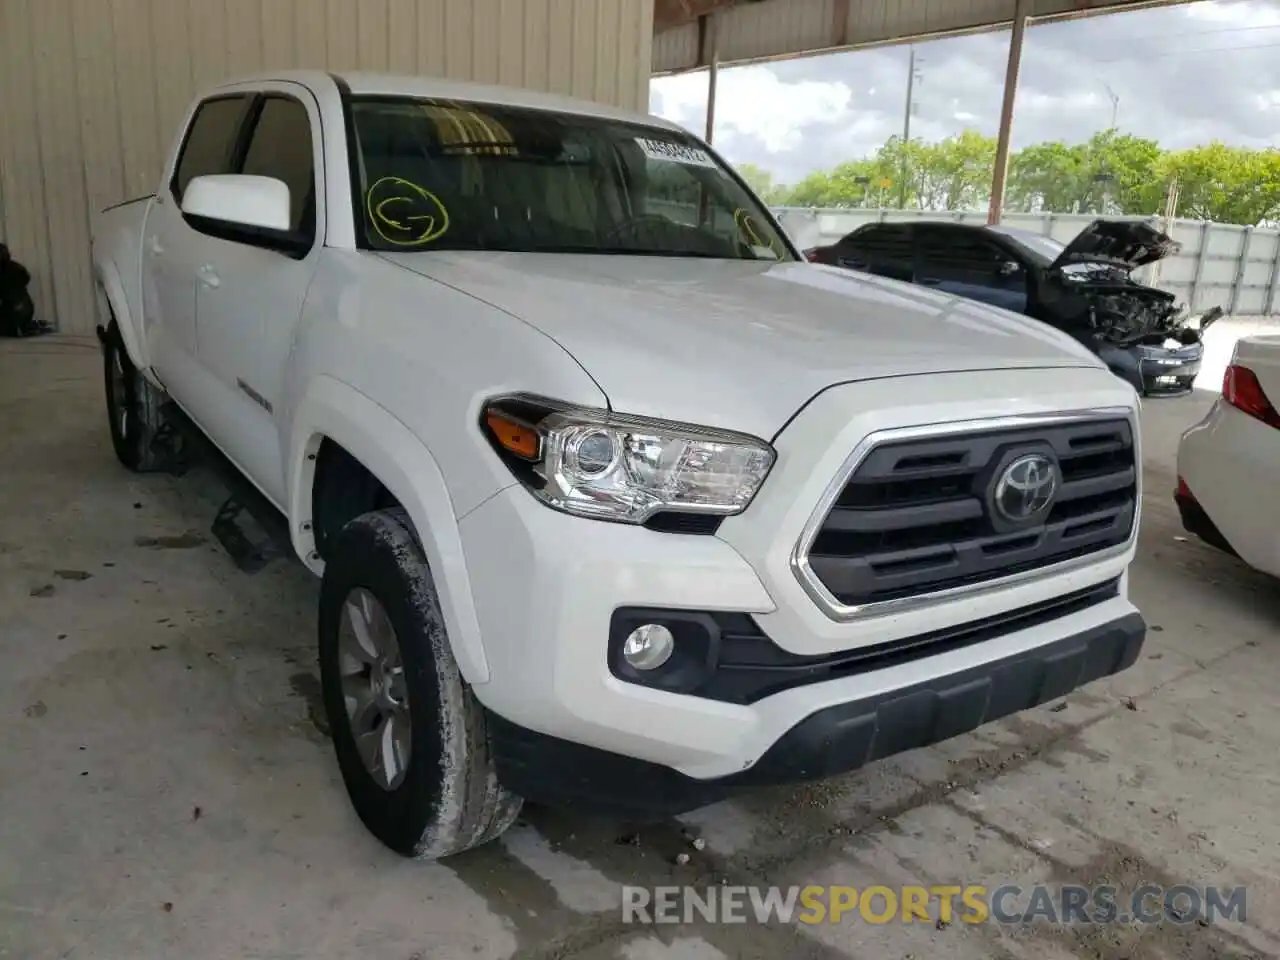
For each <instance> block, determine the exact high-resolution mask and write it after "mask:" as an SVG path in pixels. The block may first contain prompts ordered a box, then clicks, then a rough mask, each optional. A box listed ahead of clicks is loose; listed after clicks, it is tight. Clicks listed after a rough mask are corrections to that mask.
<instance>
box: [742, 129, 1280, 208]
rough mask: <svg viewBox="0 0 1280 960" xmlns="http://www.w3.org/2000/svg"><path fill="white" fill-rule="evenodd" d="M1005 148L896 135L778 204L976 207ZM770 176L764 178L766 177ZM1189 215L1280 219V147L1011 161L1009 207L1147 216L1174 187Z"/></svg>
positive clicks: (1092, 150) (1152, 148)
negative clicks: (998, 153)
mask: <svg viewBox="0 0 1280 960" xmlns="http://www.w3.org/2000/svg"><path fill="white" fill-rule="evenodd" d="M994 163H995V143H994V141H993V140H992V139H991V138H989V137H985V136H983V135H982V134H981V133H978V132H977V131H973V130H966V131H965V132H963V133H961V134H958V135H956V136H953V137H948V138H947V139H945V140H942V141H940V142H938V143H925V142H923V141H919V140H912V141H910V142H907V143H904V142H903V141H902V140H901V138H899V137H892V138H890V139H889V140H888V141H886V142H885V143H884V145H883V146H881V147H880V149H879V150H877V151H876V152H875V153H874V154H873V155H871V156H870V157H866V158H864V159H860V160H847V161H845V162H843V163H839V164H837V165H836V166H834V167H832V168H830V169H828V170H821V171H815V172H814V173H811V174H809V176H807V177H805V178H804V179H803V180H801V181H800V182H799V183H797V184H795V185H794V186H793V187H790V188H786V187H774V186H773V184H772V179H771V178H770V179H768V180H766V181H765V183H766V184H767V185H768V186H770V187H771V188H772V191H773V192H772V193H771V195H770V197H769V199H770V201H771V202H774V203H783V204H791V205H795V206H807V207H860V206H867V207H879V206H886V207H892V206H897V205H898V203H899V202H900V201H901V202H902V203H903V205H904V206H906V207H910V208H915V209H921V210H974V209H981V208H982V207H984V206H985V205H986V204H987V202H988V199H989V196H990V189H991V186H990V185H991V171H992V167H993V166H994ZM761 172H762V173H763V171H761ZM1174 178H1176V179H1177V181H1178V183H1179V185H1180V191H1181V192H1180V196H1181V201H1180V206H1179V211H1178V212H1179V213H1180V214H1182V215H1183V216H1189V217H1195V218H1200V219H1211V220H1217V221H1220V222H1225V223H1246V224H1258V223H1263V222H1270V221H1274V220H1276V219H1280V150H1277V149H1268V150H1251V149H1248V148H1245V147H1229V146H1226V145H1225V144H1221V143H1211V144H1206V145H1204V146H1200V147H1194V148H1192V149H1190V150H1181V151H1176V152H1166V151H1163V150H1161V148H1160V145H1159V144H1158V143H1157V142H1156V141H1154V140H1148V139H1145V138H1142V137H1135V136H1132V135H1130V134H1124V133H1120V132H1119V131H1116V130H1104V131H1102V132H1100V133H1097V134H1094V135H1093V136H1092V137H1090V138H1089V139H1088V140H1087V141H1085V142H1084V143H1077V144H1068V143H1063V142H1060V141H1054V142H1046V143H1036V144H1031V145H1030V146H1027V147H1025V148H1023V149H1022V150H1019V151H1017V152H1016V153H1014V154H1013V156H1012V157H1011V158H1010V162H1009V180H1008V184H1007V188H1006V192H1005V208H1006V209H1008V210H1026V211H1036V210H1045V211H1050V212H1055V213H1093V214H1101V215H1111V214H1126V215H1137V216H1145V215H1151V214H1159V213H1162V212H1163V210H1164V203H1165V196H1166V193H1167V191H1168V187H1169V184H1170V182H1171V181H1172V180H1173V179H1174Z"/></svg>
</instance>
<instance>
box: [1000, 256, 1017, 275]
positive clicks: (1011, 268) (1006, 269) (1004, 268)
mask: <svg viewBox="0 0 1280 960" xmlns="http://www.w3.org/2000/svg"><path fill="white" fill-rule="evenodd" d="M1021 272H1022V266H1021V264H1019V263H1017V262H1016V261H1014V260H1006V261H1004V263H1002V264H1000V267H999V273H1000V276H1002V277H1013V276H1017V274H1019V273H1021Z"/></svg>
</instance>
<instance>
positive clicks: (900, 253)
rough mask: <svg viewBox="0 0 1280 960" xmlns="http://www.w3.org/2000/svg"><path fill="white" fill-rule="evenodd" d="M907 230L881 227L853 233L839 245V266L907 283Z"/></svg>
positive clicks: (909, 239) (896, 226)
mask: <svg viewBox="0 0 1280 960" xmlns="http://www.w3.org/2000/svg"><path fill="white" fill-rule="evenodd" d="M911 244H912V236H911V228H910V227H907V226H904V225H901V224H882V225H879V226H874V227H867V228H865V229H862V230H855V231H854V232H853V233H851V234H849V235H848V236H847V237H845V238H844V239H843V240H841V241H840V245H839V248H838V254H837V255H838V256H839V258H840V261H839V262H840V265H841V266H845V267H853V268H854V269H855V270H865V271H866V272H868V273H874V274H878V275H879V276H882V277H891V278H892V279H894V280H905V281H908V282H909V281H910V280H911V273H912V260H913V256H912V249H911Z"/></svg>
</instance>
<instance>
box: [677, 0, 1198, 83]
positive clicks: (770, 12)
mask: <svg viewBox="0 0 1280 960" xmlns="http://www.w3.org/2000/svg"><path fill="white" fill-rule="evenodd" d="M1185 2H1187V0H1025V4H1024V6H1025V9H1024V11H1023V12H1024V14H1025V16H1026V17H1027V18H1028V20H1029V21H1031V22H1032V23H1035V22H1045V21H1051V20H1061V19H1066V18H1071V17H1080V16H1090V15H1096V14H1104V13H1115V12H1119V11H1122V10H1136V9H1140V8H1143V7H1157V6H1170V5H1173V4H1176V3H1185ZM1017 14H1018V3H1017V0H736V2H735V0H655V3H654V30H655V34H654V38H653V72H654V74H655V75H662V74H668V73H679V72H682V71H686V70H697V69H700V68H703V67H707V66H709V65H710V63H711V55H712V43H711V40H712V35H713V34H714V40H715V46H716V47H717V48H718V55H719V62H720V66H722V67H723V66H730V65H733V64H740V63H750V62H753V61H760V60H777V59H783V58H787V57H797V56H806V55H811V54H819V53H834V52H836V51H840V50H849V49H856V48H858V47H867V46H876V45H882V44H889V43H904V42H909V41H920V40H926V39H932V38H936V37H943V36H950V35H955V34H961V33H978V32H982V31H987V30H1001V29H1009V28H1011V27H1012V26H1013V24H1014V20H1015V19H1016V17H1017ZM713 24H714V27H713V28H712V25H713Z"/></svg>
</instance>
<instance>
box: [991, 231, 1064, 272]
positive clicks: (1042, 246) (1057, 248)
mask: <svg viewBox="0 0 1280 960" xmlns="http://www.w3.org/2000/svg"><path fill="white" fill-rule="evenodd" d="M990 229H991V230H993V231H995V232H996V233H1003V234H1004V235H1005V236H1006V237H1008V238H1009V239H1010V240H1012V241H1013V242H1014V243H1016V244H1017V245H1018V246H1020V247H1021V248H1022V249H1023V250H1026V251H1027V252H1028V253H1030V254H1032V255H1033V256H1034V257H1035V259H1036V260H1037V261H1040V266H1042V267H1047V266H1048V265H1049V264H1051V263H1053V261H1055V260H1057V259H1058V255H1059V254H1060V253H1062V251H1063V250H1065V249H1067V247H1066V244H1064V243H1059V242H1058V241H1057V240H1054V239H1053V238H1052V237H1046V236H1042V235H1041V234H1038V233H1032V232H1031V231H1030V230H1019V229H1018V228H1017V227H991V228H990Z"/></svg>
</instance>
